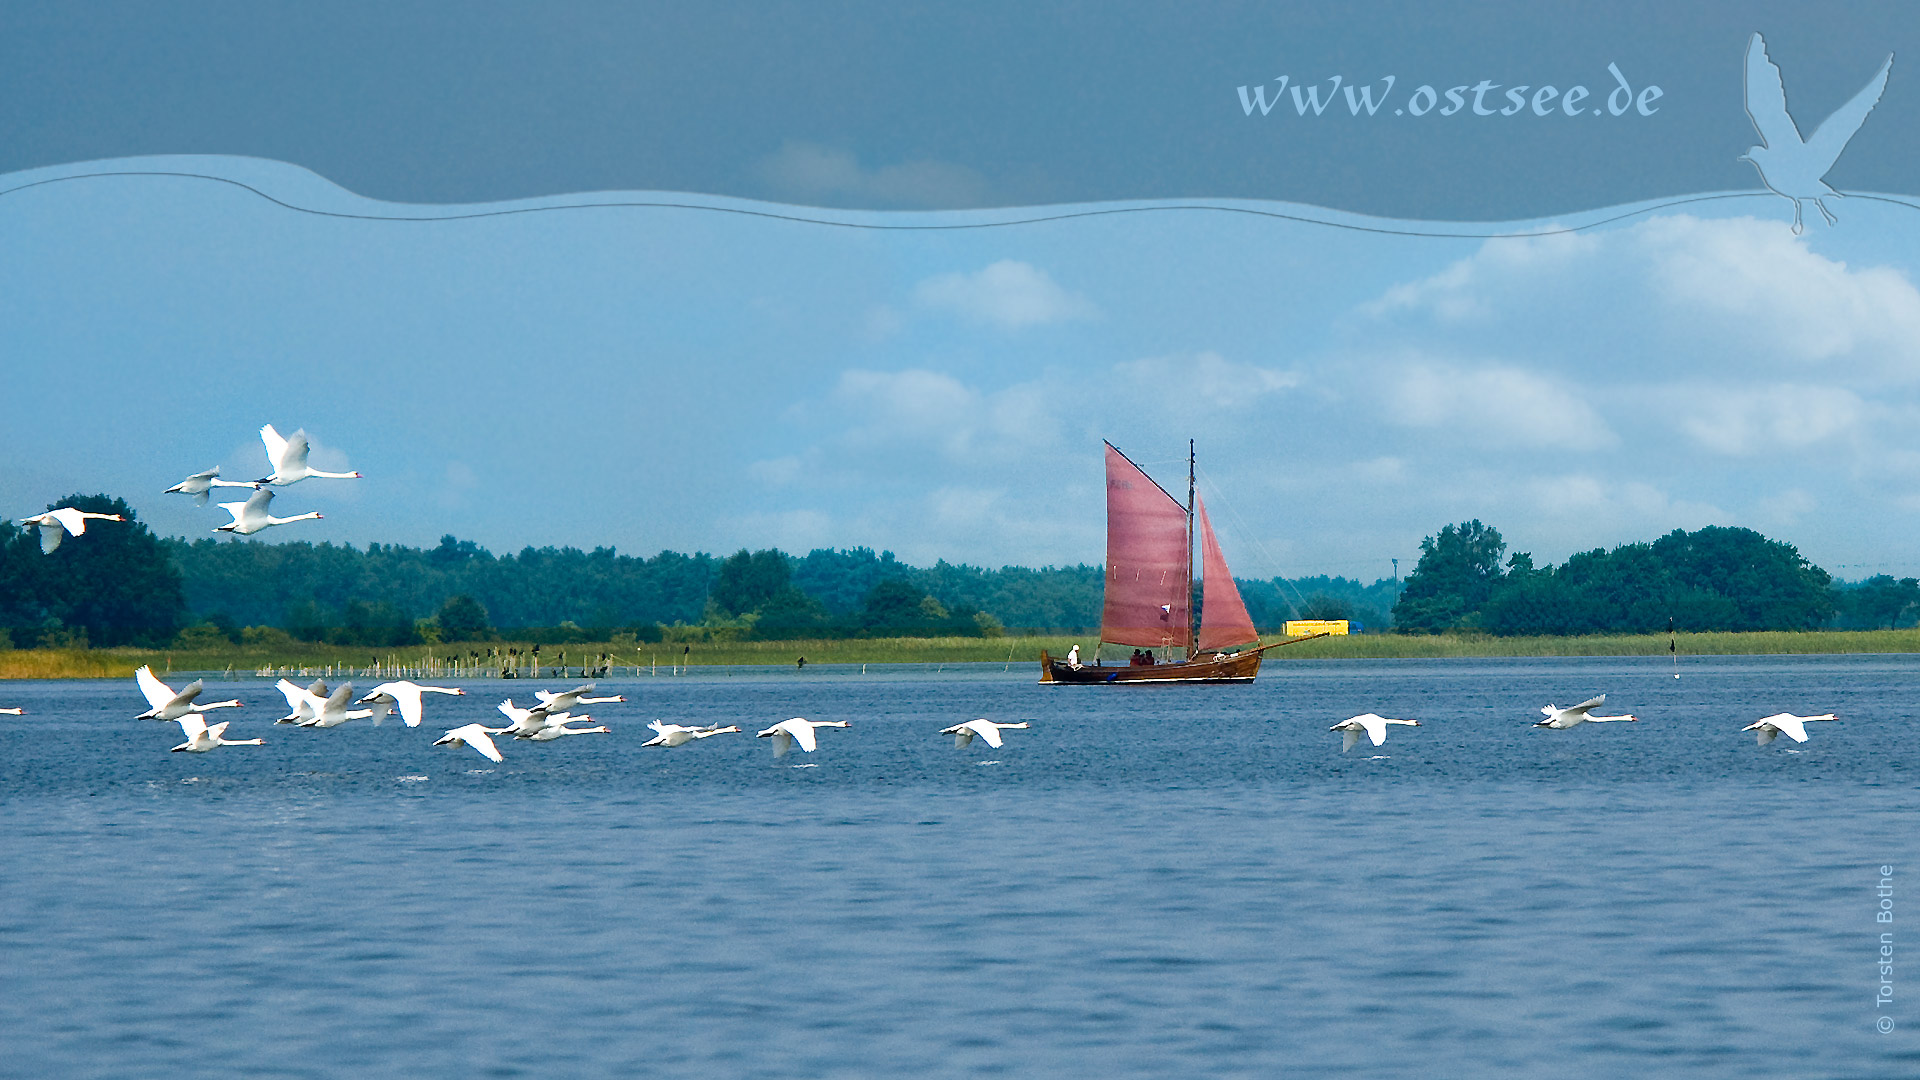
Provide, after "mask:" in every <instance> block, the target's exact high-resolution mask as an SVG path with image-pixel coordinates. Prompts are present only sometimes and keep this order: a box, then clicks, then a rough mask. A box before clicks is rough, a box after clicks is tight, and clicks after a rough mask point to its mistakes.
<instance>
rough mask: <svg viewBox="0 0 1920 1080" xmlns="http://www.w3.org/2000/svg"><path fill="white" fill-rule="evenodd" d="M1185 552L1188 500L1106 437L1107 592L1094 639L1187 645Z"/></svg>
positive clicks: (1153, 645) (1159, 645) (1148, 645)
mask: <svg viewBox="0 0 1920 1080" xmlns="http://www.w3.org/2000/svg"><path fill="white" fill-rule="evenodd" d="M1190 558H1191V556H1190V554H1189V549H1188V547H1187V509H1186V507H1184V506H1181V505H1180V504H1179V503H1178V502H1176V501H1175V500H1174V498H1173V496H1171V495H1169V494H1167V493H1166V491H1164V490H1163V489H1162V488H1161V487H1160V485H1158V484H1156V483H1154V482H1153V481H1152V480H1151V479H1150V478H1148V476H1147V474H1146V473H1143V472H1141V471H1140V469H1139V467H1138V466H1136V465H1135V464H1134V463H1133V462H1131V461H1128V460H1127V458H1126V455H1124V454H1122V453H1121V452H1120V451H1118V450H1115V449H1114V448H1113V444H1112V443H1108V444H1107V581H1106V593H1107V597H1106V605H1105V606H1104V607H1103V608H1102V610H1101V612H1100V639H1101V640H1102V641H1108V642H1112V643H1114V644H1117V645H1132V646H1135V647H1144V648H1150V649H1153V648H1162V647H1177V648H1182V649H1184V648H1186V647H1187V642H1188V638H1189V634H1188V626H1189V623H1190V616H1189V614H1188V609H1189V606H1190V603H1191V602H1190V601H1189V599H1188V596H1187V588H1188V585H1187V577H1188V574H1189V567H1190V565H1191V563H1190V562H1189V560H1190ZM1244 610H1245V609H1244V608H1243V609H1242V611H1243V613H1244Z"/></svg>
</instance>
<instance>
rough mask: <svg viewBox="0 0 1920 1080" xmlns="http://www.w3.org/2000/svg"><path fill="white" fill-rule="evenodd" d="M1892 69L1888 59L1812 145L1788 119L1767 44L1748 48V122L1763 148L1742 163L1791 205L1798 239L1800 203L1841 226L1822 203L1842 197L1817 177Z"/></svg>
mask: <svg viewBox="0 0 1920 1080" xmlns="http://www.w3.org/2000/svg"><path fill="white" fill-rule="evenodd" d="M1892 69H1893V54H1892V53H1888V54H1887V62H1886V63H1884V64H1881V65H1880V73H1879V74H1878V75H1875V76H1874V77H1873V80H1872V81H1871V82H1869V83H1867V85H1866V87H1865V88H1864V89H1862V90H1861V91H1860V92H1859V93H1857V94H1855V95H1853V100H1852V101H1849V102H1847V103H1846V104H1845V105H1842V106H1840V107H1839V108H1838V109H1835V110H1834V112H1833V115H1832V116H1829V117H1827V120H1826V122H1825V123H1823V124H1821V125H1820V127H1819V129H1818V130H1816V131H1815V132H1814V133H1813V138H1812V139H1802V138H1801V137H1800V128H1799V127H1798V126H1797V125H1795V124H1794V122H1793V117H1792V116H1790V115H1789V114H1788V113H1787V90H1786V87H1785V86H1784V85H1782V84H1781V82H1780V69H1779V68H1777V67H1775V66H1774V64H1773V61H1772V60H1771V59H1769V58H1768V56H1767V43H1766V42H1765V41H1764V40H1762V39H1761V37H1760V35H1759V34H1757V33H1756V34H1754V35H1753V38H1752V40H1750V41H1748V42H1747V76H1746V96H1747V119H1749V120H1752V121H1753V130H1755V131H1757V132H1759V133H1760V141H1761V143H1762V144H1763V145H1760V146H1755V147H1751V148H1749V149H1748V150H1747V152H1746V154H1744V155H1743V156H1742V157H1741V158H1740V160H1741V161H1746V162H1751V163H1752V164H1753V167H1754V168H1755V169H1757V170H1758V171H1759V173H1760V182H1761V183H1763V184H1765V185H1767V190H1769V191H1771V192H1773V193H1774V194H1776V195H1781V196H1785V197H1786V198H1787V199H1789V200H1791V201H1792V203H1793V231H1794V234H1795V235H1796V236H1797V235H1799V233H1800V231H1801V229H1802V228H1804V226H1803V224H1802V222H1801V219H1800V210H1801V206H1800V204H1801V202H1802V201H1803V200H1808V199H1811V200H1812V201H1813V205H1815V206H1817V207H1819V208H1820V216H1821V217H1824V218H1826V219H1827V224H1828V225H1833V224H1836V223H1837V222H1838V221H1839V219H1838V218H1836V217H1834V216H1833V211H1831V210H1829V209H1827V204H1826V203H1824V202H1822V201H1821V200H1822V199H1825V198H1826V197H1827V196H1828V195H1832V196H1835V197H1839V195H1840V193H1839V192H1838V191H1835V190H1833V189H1832V188H1830V187H1828V186H1827V185H1826V182H1825V181H1823V180H1822V179H1821V177H1823V176H1825V175H1827V170H1829V169H1831V168H1833V163H1834V162H1835V161H1837V160H1839V158H1840V151H1842V150H1845V149H1846V148H1847V141H1848V140H1849V139H1852V138H1853V133H1854V132H1856V131H1859V130H1860V125H1861V124H1863V123H1865V122H1866V119H1867V114H1868V113H1870V112H1872V111H1873V107H1874V106H1875V105H1878V104H1879V103H1880V94H1881V92H1882V91H1884V90H1886V88H1887V73H1888V72H1889V71H1891V70H1892Z"/></svg>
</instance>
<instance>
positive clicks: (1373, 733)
mask: <svg viewBox="0 0 1920 1080" xmlns="http://www.w3.org/2000/svg"><path fill="white" fill-rule="evenodd" d="M1388 724H1404V725H1406V726H1407V727H1419V726H1420V721H1418V720H1395V719H1393V718H1391V717H1387V716H1381V715H1379V714H1378V713H1361V714H1360V715H1359V716H1356V717H1353V718H1351V719H1348V720H1342V721H1340V722H1339V723H1337V724H1335V725H1333V726H1332V727H1330V728H1328V729H1327V730H1328V731H1338V732H1341V733H1342V737H1341V739H1340V752H1341V753H1343V754H1344V753H1346V752H1347V751H1349V750H1351V749H1353V744H1354V743H1357V742H1359V741H1360V735H1361V733H1362V732H1365V733H1366V736H1367V738H1368V739H1369V740H1371V741H1372V742H1373V745H1375V746H1379V745H1380V744H1382V743H1384V742H1386V741H1387V725H1388Z"/></svg>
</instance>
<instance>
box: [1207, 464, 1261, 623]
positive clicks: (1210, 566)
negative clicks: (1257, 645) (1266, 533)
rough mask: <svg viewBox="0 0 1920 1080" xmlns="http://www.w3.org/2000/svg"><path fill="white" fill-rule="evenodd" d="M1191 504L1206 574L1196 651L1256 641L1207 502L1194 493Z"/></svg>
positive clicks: (1250, 617)
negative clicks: (1194, 507) (1194, 508)
mask: <svg viewBox="0 0 1920 1080" xmlns="http://www.w3.org/2000/svg"><path fill="white" fill-rule="evenodd" d="M1194 505H1195V506H1196V507H1197V512H1198V513H1199V515H1200V567H1201V573H1202V574H1203V575H1205V577H1206V587H1205V591H1204V593H1203V596H1204V599H1202V600H1201V601H1200V651H1201V652H1214V651H1216V650H1220V649H1225V648H1228V647H1230V646H1233V645H1245V644H1248V643H1249V642H1254V641H1258V640H1259V639H1260V635H1259V633H1258V632H1256V631H1255V630H1254V628H1253V617H1252V616H1251V615H1248V614H1247V605H1246V603H1245V602H1244V601H1242V600H1241V599H1240V588H1239V586H1237V585H1235V584H1234V583H1233V574H1232V572H1231V571H1229V570H1228V569H1227V560H1226V557H1225V556H1223V555H1221V554H1220V541H1218V540H1216V539H1214V536H1213V523H1212V522H1211V521H1208V520H1207V504H1206V503H1205V502H1204V501H1202V500H1201V499H1200V498H1199V497H1198V496H1195V498H1194Z"/></svg>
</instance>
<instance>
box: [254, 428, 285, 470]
mask: <svg viewBox="0 0 1920 1080" xmlns="http://www.w3.org/2000/svg"><path fill="white" fill-rule="evenodd" d="M260 441H261V443H263V444H265V446H266V448H267V464H269V465H271V466H273V467H274V468H275V469H278V468H279V467H280V458H281V455H283V454H285V453H286V452H287V440H285V439H283V438H281V437H280V433H279V432H278V431H275V430H274V429H273V425H272V424H268V425H266V426H265V427H263V428H261V429H260Z"/></svg>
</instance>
